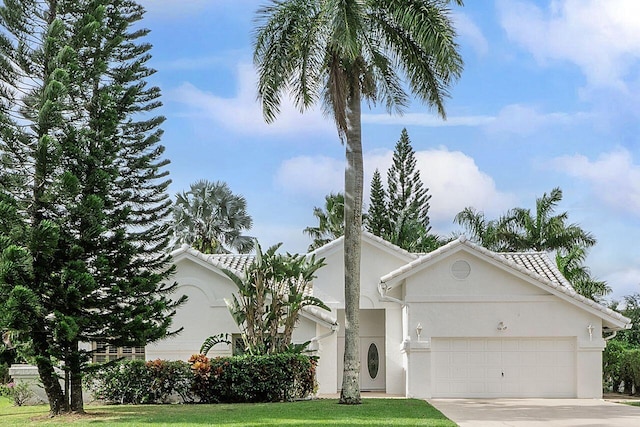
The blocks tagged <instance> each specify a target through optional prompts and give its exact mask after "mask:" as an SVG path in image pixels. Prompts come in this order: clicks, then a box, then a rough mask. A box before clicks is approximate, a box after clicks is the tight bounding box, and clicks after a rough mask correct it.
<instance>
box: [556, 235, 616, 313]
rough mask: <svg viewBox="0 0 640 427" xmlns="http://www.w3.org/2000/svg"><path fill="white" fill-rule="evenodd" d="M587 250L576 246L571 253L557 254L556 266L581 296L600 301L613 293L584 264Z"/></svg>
mask: <svg viewBox="0 0 640 427" xmlns="http://www.w3.org/2000/svg"><path fill="white" fill-rule="evenodd" d="M586 258H587V250H586V249H585V248H583V247H582V246H578V245H576V246H574V247H572V248H571V249H570V250H569V251H558V252H556V265H557V266H558V269H559V270H560V272H561V273H562V275H563V276H564V277H565V278H566V279H567V280H568V281H569V282H570V283H571V285H572V286H573V288H574V289H575V290H576V292H578V293H579V294H580V295H582V296H585V297H587V298H591V299H592V300H595V301H598V300H601V299H602V297H604V296H605V295H607V294H608V293H610V292H611V288H610V287H609V286H608V285H607V282H604V281H601V280H596V279H594V278H593V277H592V276H591V271H590V269H589V267H587V266H586V265H585V264H584V262H585V260H586Z"/></svg>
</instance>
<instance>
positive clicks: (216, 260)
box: [171, 245, 256, 274]
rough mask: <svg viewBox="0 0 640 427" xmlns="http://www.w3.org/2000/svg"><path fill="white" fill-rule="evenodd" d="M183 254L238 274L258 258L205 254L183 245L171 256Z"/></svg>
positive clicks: (253, 256) (240, 255) (243, 255)
mask: <svg viewBox="0 0 640 427" xmlns="http://www.w3.org/2000/svg"><path fill="white" fill-rule="evenodd" d="M182 253H188V254H190V255H192V256H194V257H196V258H198V259H201V260H203V261H205V262H208V263H210V264H212V265H213V266H215V267H217V268H220V269H226V270H231V271H232V272H234V273H236V274H239V273H242V272H243V271H244V270H245V268H247V266H248V265H249V264H251V263H252V262H253V260H254V259H255V258H256V257H255V255H250V254H203V253H202V252H200V251H199V250H197V249H194V248H192V247H191V246H189V245H182V246H181V247H180V248H178V249H176V250H174V251H173V252H171V256H172V257H174V258H175V257H176V256H178V255H180V254H182Z"/></svg>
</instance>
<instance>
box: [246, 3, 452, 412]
mask: <svg viewBox="0 0 640 427" xmlns="http://www.w3.org/2000/svg"><path fill="white" fill-rule="evenodd" d="M454 1H455V3H458V4H460V5H462V0H454ZM450 3H451V0H272V1H271V2H270V5H268V6H265V7H263V8H261V9H260V10H259V11H258V15H257V31H256V38H255V46H254V48H255V49H254V62H255V64H256V66H257V69H258V75H259V80H258V96H259V99H260V102H261V103H262V110H263V114H264V117H265V120H267V121H268V122H272V121H274V120H275V118H276V116H277V115H278V113H279V112H280V102H281V99H282V97H283V95H285V93H290V94H291V95H292V96H293V100H294V102H295V104H296V106H297V107H298V108H299V109H300V110H301V111H304V110H306V109H307V108H309V107H311V106H313V105H314V104H316V103H317V102H318V101H319V100H320V99H322V104H323V106H324V110H325V112H326V113H327V114H329V115H331V116H333V119H334V120H335V122H336V126H337V129H338V134H339V136H340V139H341V141H342V142H343V143H345V145H346V160H347V165H346V169H345V209H344V213H345V214H344V217H345V240H344V270H345V353H344V374H343V381H342V393H341V396H340V402H341V403H346V404H358V403H360V386H359V373H360V355H359V345H360V342H359V319H358V310H359V301H360V237H361V233H362V182H363V161H362V127H361V103H362V101H363V100H366V101H368V102H369V103H370V104H377V103H378V102H380V103H384V105H385V106H386V107H387V110H388V111H389V112H392V111H396V112H401V111H402V110H403V108H404V107H405V106H407V105H408V102H409V98H410V92H411V93H413V94H414V95H415V96H417V98H419V99H420V100H422V101H424V102H425V103H426V104H427V105H428V106H430V107H432V108H434V109H435V110H436V111H437V112H438V113H439V114H440V115H441V116H442V117H443V118H444V117H445V109H444V99H445V98H446V97H447V96H448V88H449V87H450V85H451V84H452V83H453V82H454V81H455V80H457V79H458V77H459V76H460V74H461V72H462V58H461V56H460V54H459V53H458V45H457V44H456V43H455V40H454V39H455V30H454V28H453V24H452V22H451V19H450V16H449V10H448V9H447V6H448V5H449V4H450ZM403 75H404V77H406V79H404V80H403V79H402V76H403Z"/></svg>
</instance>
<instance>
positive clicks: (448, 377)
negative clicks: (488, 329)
mask: <svg viewBox="0 0 640 427" xmlns="http://www.w3.org/2000/svg"><path fill="white" fill-rule="evenodd" d="M431 357H432V359H431V360H432V363H431V368H432V372H431V374H432V376H431V378H432V379H433V397H575V396H576V348H575V339H571V338H536V339H529V338H434V339H433V340H432V343H431Z"/></svg>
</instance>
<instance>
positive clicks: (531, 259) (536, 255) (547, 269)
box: [498, 252, 573, 289]
mask: <svg viewBox="0 0 640 427" xmlns="http://www.w3.org/2000/svg"><path fill="white" fill-rule="evenodd" d="M498 255H502V256H503V257H505V258H506V259H507V260H509V261H511V262H513V263H515V264H517V265H519V266H520V267H524V268H526V269H527V270H530V271H533V272H534V273H536V274H538V275H540V276H542V277H544V278H545V279H547V280H549V281H551V282H554V283H557V284H559V285H562V286H565V287H567V288H570V289H573V286H571V283H569V281H568V280H567V279H565V277H564V276H563V275H562V273H560V270H558V266H557V265H556V263H555V262H554V261H552V260H551V259H550V258H549V255H548V254H547V253H546V252H499V253H498Z"/></svg>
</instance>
